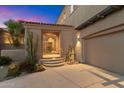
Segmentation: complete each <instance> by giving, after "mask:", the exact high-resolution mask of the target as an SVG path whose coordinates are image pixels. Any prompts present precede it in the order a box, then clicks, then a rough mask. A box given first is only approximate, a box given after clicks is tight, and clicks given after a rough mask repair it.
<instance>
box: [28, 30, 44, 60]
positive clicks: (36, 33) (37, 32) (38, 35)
mask: <svg viewBox="0 0 124 93" xmlns="http://www.w3.org/2000/svg"><path fill="white" fill-rule="evenodd" d="M27 31H30V32H33V39H34V40H37V38H38V46H37V48H38V49H37V51H38V53H37V57H38V59H40V58H41V48H42V47H41V34H42V33H41V29H33V28H28V29H27Z"/></svg>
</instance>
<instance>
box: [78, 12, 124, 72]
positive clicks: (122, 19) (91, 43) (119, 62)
mask: <svg viewBox="0 0 124 93" xmlns="http://www.w3.org/2000/svg"><path fill="white" fill-rule="evenodd" d="M123 23H124V10H121V11H118V12H116V13H114V14H112V15H109V16H107V17H106V18H105V19H103V20H100V21H98V22H96V23H95V24H93V25H91V26H88V27H87V28H85V29H83V30H81V31H80V32H81V33H80V34H81V38H84V37H87V36H88V35H90V34H93V33H95V32H99V31H101V30H105V29H107V28H110V27H115V26H117V25H119V24H123ZM121 28H122V29H120V30H122V32H119V29H118V30H117V29H116V28H114V29H113V32H114V31H118V32H116V33H114V34H109V35H104V36H99V37H96V38H91V39H88V40H85V45H84V47H85V51H83V52H85V55H83V58H85V59H86V60H85V62H86V63H88V64H92V65H95V66H99V67H101V68H104V69H107V70H110V71H113V72H117V73H120V74H124V72H123V70H124V67H123V66H124V62H123V61H124V58H123V55H124V50H123V46H124V45H123V44H124V43H123V40H124V32H123V31H124V30H123V28H124V26H122V27H121ZM106 32H109V31H106ZM80 56H81V55H80Z"/></svg>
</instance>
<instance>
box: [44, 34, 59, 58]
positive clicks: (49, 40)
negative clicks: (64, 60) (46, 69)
mask: <svg viewBox="0 0 124 93" xmlns="http://www.w3.org/2000/svg"><path fill="white" fill-rule="evenodd" d="M59 44H60V43H59V33H58V32H43V58H51V57H59V56H60V48H59V46H60V45H59Z"/></svg>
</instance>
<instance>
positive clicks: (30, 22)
mask: <svg viewBox="0 0 124 93" xmlns="http://www.w3.org/2000/svg"><path fill="white" fill-rule="evenodd" d="M19 22H21V23H25V24H40V25H52V26H66V27H73V26H71V25H62V24H48V23H40V22H32V21H23V20H21V21H19Z"/></svg>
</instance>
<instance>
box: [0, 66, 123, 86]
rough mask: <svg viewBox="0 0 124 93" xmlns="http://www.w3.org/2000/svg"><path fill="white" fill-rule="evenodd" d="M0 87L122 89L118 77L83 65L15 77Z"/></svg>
mask: <svg viewBox="0 0 124 93" xmlns="http://www.w3.org/2000/svg"><path fill="white" fill-rule="evenodd" d="M0 87H9V88H12V87H14V88H81V87H82V88H87V87H90V88H100V87H102V88H103V87H107V88H108V87H124V76H120V75H117V74H114V73H111V72H108V71H105V70H102V69H99V68H96V67H93V66H89V65H85V64H74V65H65V66H62V67H55V68H47V70H45V71H43V72H38V73H34V74H29V75H26V76H21V77H17V78H15V79H11V80H7V81H3V82H0Z"/></svg>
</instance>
